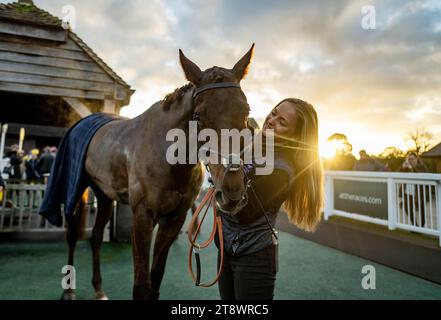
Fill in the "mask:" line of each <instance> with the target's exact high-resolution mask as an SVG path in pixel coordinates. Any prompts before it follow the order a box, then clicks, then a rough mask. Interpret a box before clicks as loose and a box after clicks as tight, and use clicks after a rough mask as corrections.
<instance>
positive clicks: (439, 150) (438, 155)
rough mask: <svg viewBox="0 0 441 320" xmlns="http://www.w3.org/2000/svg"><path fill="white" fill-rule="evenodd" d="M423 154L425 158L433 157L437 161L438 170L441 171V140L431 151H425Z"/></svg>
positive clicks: (436, 167) (436, 168)
mask: <svg viewBox="0 0 441 320" xmlns="http://www.w3.org/2000/svg"><path fill="white" fill-rule="evenodd" d="M421 156H422V157H423V158H427V159H433V160H434V161H435V170H436V172H437V173H441V142H440V143H438V144H437V145H436V146H434V147H433V148H432V149H430V150H429V151H426V152H424V153H423V154H422V155H421Z"/></svg>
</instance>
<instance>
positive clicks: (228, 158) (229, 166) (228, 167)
mask: <svg viewBox="0 0 441 320" xmlns="http://www.w3.org/2000/svg"><path fill="white" fill-rule="evenodd" d="M226 88H237V89H241V87H240V84H239V83H236V82H218V83H209V84H206V85H203V86H201V87H199V88H196V89H195V90H194V92H193V110H194V111H193V116H192V120H193V121H198V123H199V114H198V113H197V112H196V111H195V110H196V108H195V99H196V97H198V96H199V95H200V94H201V93H203V92H206V91H208V90H215V89H226ZM198 130H199V128H198ZM245 150H246V149H243V150H241V152H240V154H233V153H230V154H228V155H223V154H221V153H219V152H217V151H213V150H209V152H211V153H217V155H218V156H220V157H221V159H222V160H221V162H222V165H223V166H224V168H225V170H224V173H223V175H222V178H221V181H220V185H223V182H224V180H225V177H226V175H227V174H228V173H230V172H236V171H239V170H243V161H242V155H243V154H244V152H245ZM234 160H236V161H234ZM205 168H206V169H207V172H208V173H210V169H209V167H208V165H207V164H205ZM248 185H249V180H248V178H246V181H245V186H246V189H247V188H248ZM246 189H245V192H244V197H245V198H244V199H241V200H240V201H241V203H240V204H241V206H242V207H244V206H245V205H246V203H247V201H248V199H247V198H246V197H247V192H246V191H247V190H246ZM214 196H215V200H216V201H217V202H219V200H220V197H221V193H220V191H219V190H218V191H217V192H216V193H215V195H214ZM237 208H239V206H237ZM237 208H236V209H237ZM236 212H237V210H235V211H231V212H226V213H229V214H234V213H236Z"/></svg>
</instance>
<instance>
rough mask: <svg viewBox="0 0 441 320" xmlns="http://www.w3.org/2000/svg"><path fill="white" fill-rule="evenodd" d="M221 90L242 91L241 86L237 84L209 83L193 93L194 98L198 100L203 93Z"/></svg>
mask: <svg viewBox="0 0 441 320" xmlns="http://www.w3.org/2000/svg"><path fill="white" fill-rule="evenodd" d="M220 88H238V89H240V84H238V83H236V82H219V83H209V84H206V85H205V86H202V87H200V88H197V89H196V90H195V91H194V93H193V98H196V97H197V96H198V95H200V94H201V93H202V92H204V91H207V90H212V89H220Z"/></svg>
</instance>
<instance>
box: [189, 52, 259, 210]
mask: <svg viewBox="0 0 441 320" xmlns="http://www.w3.org/2000/svg"><path fill="white" fill-rule="evenodd" d="M253 50H254V44H253V46H252V47H251V49H250V50H249V51H248V53H247V54H245V56H243V57H242V59H240V60H239V62H237V63H236V64H235V66H234V67H233V68H232V69H225V68H220V67H212V68H210V69H207V70H205V71H201V69H200V68H199V67H198V66H197V65H196V64H195V63H193V62H192V61H190V60H189V59H188V58H187V57H185V56H184V54H183V53H182V51H180V61H181V65H182V68H183V70H184V73H185V76H186V77H187V79H188V80H189V81H190V82H191V83H193V85H194V86H195V87H196V88H195V91H194V94H193V97H194V114H193V119H194V120H196V121H198V128H199V130H202V129H213V130H214V131H216V133H217V137H219V139H218V142H219V144H218V146H219V148H218V150H215V151H213V152H216V153H217V155H218V156H219V159H218V161H216V162H215V163H209V164H208V166H209V168H210V172H211V174H212V178H213V183H214V185H215V187H216V190H217V191H216V200H217V202H218V205H219V207H220V209H221V210H222V211H224V212H226V213H230V214H235V213H237V212H238V210H239V209H241V208H242V207H243V206H244V205H245V204H246V202H247V195H246V181H245V179H244V172H243V170H240V169H241V168H242V167H241V166H239V167H238V166H237V162H236V163H235V164H234V165H233V164H232V163H231V162H232V160H231V159H232V158H233V157H234V156H236V158H237V156H238V155H233V154H232V151H229V152H228V154H220V150H221V148H220V144H221V130H222V129H228V130H231V129H237V130H239V131H241V130H243V129H245V128H246V127H247V122H248V114H249V111H250V108H249V105H248V103H247V98H246V96H245V94H244V93H243V91H242V89H241V88H240V86H239V83H240V81H241V80H242V79H243V78H244V77H245V75H246V74H247V71H248V68H249V65H250V62H251V58H252V55H253ZM242 147H243V146H242ZM211 156H213V155H211Z"/></svg>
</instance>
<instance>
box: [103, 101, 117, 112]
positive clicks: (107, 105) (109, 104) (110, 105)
mask: <svg viewBox="0 0 441 320" xmlns="http://www.w3.org/2000/svg"><path fill="white" fill-rule="evenodd" d="M103 112H105V113H115V112H116V103H115V100H107V99H106V100H104V106H103Z"/></svg>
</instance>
